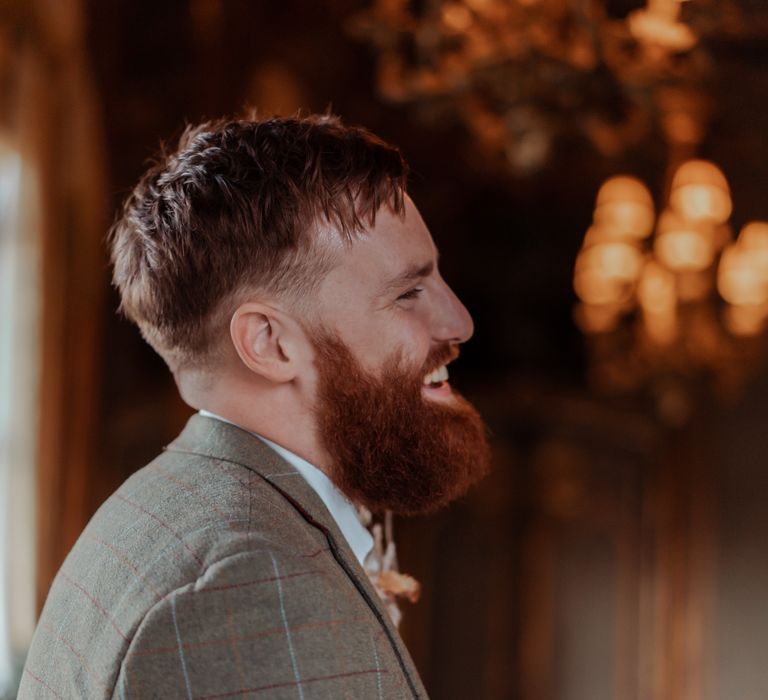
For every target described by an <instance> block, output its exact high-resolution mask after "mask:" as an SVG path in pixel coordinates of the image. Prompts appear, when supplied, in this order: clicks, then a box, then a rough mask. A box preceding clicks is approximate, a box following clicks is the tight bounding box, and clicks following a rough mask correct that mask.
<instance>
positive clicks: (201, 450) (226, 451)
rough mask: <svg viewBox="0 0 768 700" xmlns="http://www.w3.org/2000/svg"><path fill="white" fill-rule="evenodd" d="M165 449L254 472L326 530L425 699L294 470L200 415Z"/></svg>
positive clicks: (385, 617)
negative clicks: (228, 463)
mask: <svg viewBox="0 0 768 700" xmlns="http://www.w3.org/2000/svg"><path fill="white" fill-rule="evenodd" d="M165 449H166V450H167V451H169V452H179V453H186V454H193V455H201V456H205V457H211V458H212V459H217V460H223V461H227V462H232V463H234V464H238V465H240V466H243V467H245V468H246V469H249V470H251V471H252V472H254V473H256V474H258V475H259V476H260V477H261V478H262V479H264V480H265V481H267V482H268V483H269V484H270V485H271V486H272V487H273V488H274V489H275V490H276V491H278V492H280V493H281V494H282V495H283V497H284V498H286V500H288V501H289V502H290V503H291V504H292V505H293V507H294V508H296V510H297V511H298V512H299V513H300V514H301V516H302V517H303V518H304V519H305V520H306V521H307V523H308V524H310V525H311V526H313V527H315V528H317V529H319V530H320V531H321V532H323V534H324V535H325V537H326V539H327V541H328V544H329V547H330V550H331V553H332V554H333V556H334V557H335V558H336V560H337V561H338V563H339V564H340V565H341V567H342V568H343V569H344V571H345V572H346V574H347V575H348V576H349V577H350V579H351V580H352V582H353V583H354V585H355V587H356V588H357V589H358V591H360V593H361V595H362V596H363V597H364V599H366V601H367V602H368V605H369V606H370V608H371V609H372V610H373V612H374V614H375V615H376V617H377V618H378V619H379V622H380V623H381V624H382V626H383V627H384V628H385V630H386V633H387V636H388V637H389V639H390V640H391V642H392V644H393V645H394V647H395V650H396V653H397V655H398V657H399V660H400V663H401V664H402V668H403V671H404V672H405V673H406V675H407V677H408V681H409V685H410V686H411V689H412V691H413V694H414V696H416V697H426V693H425V691H424V688H423V686H422V685H421V680H420V679H419V674H418V672H417V671H416V669H415V667H414V666H413V661H411V658H410V655H409V654H408V651H407V649H406V648H405V646H404V645H403V642H402V640H401V639H400V636H399V634H398V632H397V630H396V629H395V627H394V625H393V624H392V620H391V618H390V617H389V613H388V612H387V611H386V609H385V608H384V606H383V604H382V602H381V599H380V598H379V595H378V593H377V592H376V590H375V588H374V587H373V584H371V582H370V580H369V578H368V575H367V574H366V573H365V571H364V570H363V568H362V567H361V566H360V564H359V562H358V561H357V557H355V554H354V552H353V551H352V549H351V548H350V546H349V544H348V543H347V540H346V538H345V537H344V535H343V534H342V533H341V530H339V527H338V525H337V524H336V521H335V520H334V519H333V516H332V515H331V514H330V512H329V511H328V509H327V508H326V507H325V504H324V503H323V501H322V500H321V499H320V497H319V496H318V495H317V494H316V493H315V491H314V489H313V488H312V487H311V486H310V485H309V484H308V483H307V482H306V481H305V480H304V478H303V477H302V476H301V474H300V473H299V472H298V471H297V470H296V468H295V467H293V466H292V465H291V464H289V463H288V462H287V461H286V460H284V459H283V458H282V457H280V455H278V454H277V453H276V452H275V451H274V450H272V449H271V448H270V447H269V446H268V445H267V444H266V443H264V442H262V441H261V440H260V439H259V438H257V437H256V436H255V435H253V434H251V433H249V432H248V431H247V430H244V429H242V428H240V427H238V426H236V425H233V424H232V423H226V422H224V421H220V420H217V419H216V418H209V417H207V416H201V415H200V414H195V415H193V416H192V417H191V418H190V419H189V421H188V422H187V425H186V426H185V428H184V430H183V431H182V432H181V434H180V435H179V436H178V437H177V438H176V439H175V440H174V441H173V442H172V443H171V444H170V445H168V446H167V447H166V448H165Z"/></svg>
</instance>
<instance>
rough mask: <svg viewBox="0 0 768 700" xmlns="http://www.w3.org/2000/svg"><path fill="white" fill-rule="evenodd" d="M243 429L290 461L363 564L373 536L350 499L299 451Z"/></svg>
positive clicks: (208, 412)
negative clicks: (320, 501) (323, 505)
mask: <svg viewBox="0 0 768 700" xmlns="http://www.w3.org/2000/svg"><path fill="white" fill-rule="evenodd" d="M199 413H200V415H201V416H206V417H208V418H215V419H216V420H220V421H223V422H224V423H229V424H230V425H235V426H236V427H238V428H240V429H241V430H245V428H243V427H242V426H239V425H237V424H236V423H233V422H232V421H229V420H227V419H226V418H222V417H221V416H217V415H216V414H215V413H211V412H210V411H206V410H200V411H199ZM246 432H249V433H251V435H253V436H254V437H257V438H259V440H261V441H262V442H263V443H265V444H266V445H268V446H269V447H271V448H272V449H273V450H274V451H275V452H277V454H279V455H280V456H281V457H282V458H283V459H284V460H285V461H286V462H288V463H289V464H291V465H293V466H294V467H295V468H296V471H298V472H299V474H301V475H302V476H303V477H304V480H305V481H306V482H307V483H308V484H309V485H310V486H311V487H312V489H313V490H314V491H315V493H316V494H317V495H318V496H319V497H320V500H322V502H323V503H325V507H326V508H328V510H329V512H330V513H331V516H332V517H333V519H334V520H335V521H336V524H337V525H338V526H339V530H341V534H343V535H344V537H345V539H346V540H347V543H348V544H349V546H350V548H351V549H352V551H353V552H354V553H355V556H356V557H357V560H358V561H359V562H360V565H361V566H362V565H363V562H364V561H365V558H366V557H367V556H368V554H369V552H370V551H371V550H372V549H373V537H372V536H371V533H370V532H368V530H367V529H366V528H365V527H363V524H362V523H361V522H360V519H359V518H358V517H357V510H356V509H355V506H354V504H353V503H352V501H350V500H349V499H348V498H347V497H346V496H345V495H344V494H343V493H342V492H341V491H339V489H337V488H336V486H335V485H334V483H333V482H332V481H331V480H330V479H329V478H328V477H327V476H326V475H325V473H324V472H322V471H320V470H319V469H318V468H317V467H316V466H314V465H313V464H310V463H309V462H307V460H306V459H302V458H301V457H299V455H297V454H294V453H293V452H291V451H290V450H287V449H286V448H285V447H283V446H282V445H278V444H276V443H274V442H272V441H271V440H267V438H265V437H263V436H261V435H259V434H258V433H254V432H252V431H250V430H247V431H246Z"/></svg>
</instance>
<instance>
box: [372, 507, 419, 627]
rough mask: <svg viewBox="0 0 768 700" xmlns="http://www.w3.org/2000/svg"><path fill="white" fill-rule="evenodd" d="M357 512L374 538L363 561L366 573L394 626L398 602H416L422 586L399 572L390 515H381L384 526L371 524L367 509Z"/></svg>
mask: <svg viewBox="0 0 768 700" xmlns="http://www.w3.org/2000/svg"><path fill="white" fill-rule="evenodd" d="M358 513H359V515H360V520H361V522H362V523H363V525H365V526H366V527H368V528H370V530H371V534H372V535H373V549H372V550H371V552H370V554H368V556H367V557H366V559H365V565H364V568H365V572H366V573H367V574H368V578H369V579H370V581H371V583H372V584H373V586H374V588H375V589H376V592H377V593H378V594H379V597H380V598H381V599H382V601H383V602H384V604H385V606H386V608H387V611H388V612H389V616H390V617H391V618H392V621H393V622H394V623H395V627H397V626H399V624H400V620H401V619H402V612H401V611H400V607H399V606H398V599H405V600H407V601H409V602H411V603H416V602H418V600H419V597H420V596H421V584H420V583H419V582H418V581H417V580H416V579H415V578H413V576H409V575H408V574H403V573H401V572H400V571H399V570H398V563H397V549H396V547H395V540H394V536H393V525H392V512H391V511H387V512H386V513H385V514H384V525H383V526H382V524H381V523H374V522H373V516H372V515H371V512H370V511H369V510H368V509H367V508H365V507H363V506H360V507H359V508H358Z"/></svg>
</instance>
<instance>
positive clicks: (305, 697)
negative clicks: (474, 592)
mask: <svg viewBox="0 0 768 700" xmlns="http://www.w3.org/2000/svg"><path fill="white" fill-rule="evenodd" d="M240 697H249V698H250V697H254V698H270V699H278V698H279V699H282V698H291V699H294V698H298V699H299V700H315V699H318V700H319V699H323V700H343V699H344V698H348V699H350V700H358V699H367V698H373V699H378V698H384V699H390V698H426V697H427V696H426V692H425V691H424V688H423V686H422V684H421V681H420V680H419V677H418V673H417V672H416V670H415V668H414V666H413V663H412V661H411V659H410V656H409V655H408V652H407V650H406V649H405V647H404V645H403V643H402V641H401V639H400V637H399V636H398V634H397V631H396V630H395V629H394V627H393V626H392V624H391V622H390V620H389V618H388V616H387V613H386V611H385V610H384V608H383V607H382V605H381V604H380V602H379V598H378V596H377V594H376V592H375V590H374V589H373V587H372V586H371V584H370V582H369V581H368V578H367V577H366V575H365V573H364V571H363V570H362V568H361V567H360V565H359V563H358V561H357V559H356V558H355V555H354V554H353V553H352V551H351V549H350V548H349V546H348V545H347V542H346V540H345V539H344V536H343V535H342V534H341V532H340V531H339V529H338V527H337V526H336V524H335V521H334V520H333V518H332V516H331V515H330V513H329V512H328V510H327V509H326V507H325V505H324V504H323V502H322V501H321V500H320V498H319V497H318V496H317V495H316V494H315V492H314V491H313V490H312V488H311V487H310V486H309V485H308V484H307V483H306V482H305V481H304V479H303V478H302V476H301V475H300V474H299V473H298V472H297V471H296V470H295V469H294V468H293V467H292V466H291V465H289V464H288V463H287V462H285V461H284V460H283V459H281V458H280V457H279V456H278V455H277V454H275V453H274V452H273V451H272V450H271V449H270V448H269V447H267V446H266V445H265V444H264V443H262V442H261V441H260V440H259V439H258V438H256V437H254V436H252V435H250V434H249V433H247V432H245V431H243V430H240V429H239V428H236V427H235V426H232V425H229V424H226V423H223V422H221V421H218V420H215V419H213V418H206V417H202V416H199V415H196V416H193V417H192V418H191V419H190V421H189V423H188V424H187V426H186V428H185V429H184V431H183V432H182V434H181V435H180V436H179V437H178V438H177V439H176V440H175V441H174V442H173V443H172V444H171V445H169V446H168V447H167V448H166V450H165V451H164V452H163V454H162V455H160V456H159V457H158V458H157V459H155V460H154V461H153V462H152V463H151V464H149V465H148V466H146V467H145V468H144V469H142V470H140V471H139V472H137V473H136V474H134V475H133V476H132V477H131V478H130V479H128V480H127V481H126V482H125V483H124V484H123V485H122V486H121V487H120V489H119V490H118V491H117V492H116V493H115V494H113V495H112V496H111V497H110V498H109V499H108V500H107V501H106V503H104V505H103V506H102V507H101V508H100V509H99V511H98V512H97V513H96V515H94V517H93V519H92V520H91V522H90V523H89V524H88V526H87V527H86V529H85V530H84V532H83V534H82V535H81V537H80V539H79V540H78V542H77V544H76V545H75V547H74V548H73V550H72V552H71V553H70V554H69V556H68V557H67V559H66V561H65V562H64V564H63V566H62V568H61V570H60V571H59V573H58V575H57V576H56V579H55V580H54V582H53V585H52V587H51V590H50V593H49V595H48V599H47V601H46V604H45V608H44V609H43V613H42V616H41V618H40V622H39V624H38V628H37V631H36V632H35V636H34V639H33V641H32V646H31V649H30V651H29V656H28V657H27V662H26V666H25V668H24V676H23V678H22V683H21V689H20V693H19V698H20V699H22V700H25V699H27V698H66V699H67V700H69V698H94V699H95V698H99V699H101V698H121V699H122V698H125V699H128V698H163V699H171V698H188V699H191V698H198V699H203V698H208V699H213V698H240Z"/></svg>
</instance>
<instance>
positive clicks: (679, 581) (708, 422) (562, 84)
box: [0, 0, 768, 700]
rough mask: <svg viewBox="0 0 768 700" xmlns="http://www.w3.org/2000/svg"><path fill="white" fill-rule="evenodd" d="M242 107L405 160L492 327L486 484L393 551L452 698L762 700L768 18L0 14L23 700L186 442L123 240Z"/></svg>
mask: <svg viewBox="0 0 768 700" xmlns="http://www.w3.org/2000/svg"><path fill="white" fill-rule="evenodd" d="M247 105H254V106H257V107H258V109H259V110H260V112H261V113H262V114H271V113H293V112H295V111H296V110H297V109H299V108H301V109H302V110H304V111H319V110H325V109H326V108H331V109H332V110H333V111H334V112H336V113H338V114H340V115H342V116H343V117H344V119H345V120H346V121H347V122H348V123H360V124H364V125H366V126H368V127H369V128H371V129H372V130H374V131H375V132H377V133H379V134H380V135H381V136H383V137H384V138H386V139H387V140H390V141H392V142H394V143H396V144H399V145H400V146H401V147H402V149H403V150H404V152H405V154H406V157H407V158H408V159H409V161H410V162H411V165H412V168H413V177H412V185H411V192H412V195H413V197H414V199H415V200H416V202H417V203H418V204H419V206H420V207H421V209H422V212H423V214H424V217H425V219H426V221H427V223H428V224H429V225H430V227H431V229H432V232H433V234H434V236H435V238H436V240H437V242H438V244H439V246H440V248H441V251H442V267H443V274H444V276H445V277H446V279H448V280H449V282H450V283H451V284H452V285H453V286H454V288H455V290H456V291H457V293H458V294H459V296H460V297H461V298H462V299H463V300H464V301H465V303H466V305H467V306H468V307H469V308H470V310H471V312H472V313H473V315H474V317H475V321H476V326H477V331H476V335H475V338H474V339H473V341H472V342H471V343H470V344H469V345H467V346H466V349H465V351H464V353H463V356H462V360H461V361H460V363H458V365H457V366H456V370H455V371H454V375H456V376H455V378H454V381H455V382H456V383H457V384H458V385H459V386H460V388H461V389H462V390H463V391H464V393H466V394H468V395H469V396H470V397H471V398H472V399H473V400H474V401H475V402H476V403H477V404H478V405H479V406H480V407H481V409H482V410H483V412H484V414H485V415H486V417H487V419H488V422H489V424H490V426H491V428H492V431H493V444H494V451H495V468H494V471H493V474H492V476H491V477H490V478H488V479H487V480H486V481H485V483H484V484H483V485H482V486H481V487H480V488H478V489H477V490H476V491H475V492H474V493H473V494H472V495H471V496H470V497H469V498H467V499H465V500H464V501H462V502H461V503H458V504H456V505H455V506H453V507H451V508H450V509H448V510H447V511H446V512H444V513H442V514H440V515H439V516H437V517H432V518H425V519H417V520H411V521H403V522H401V523H399V524H398V529H399V540H400V548H401V560H402V561H401V563H402V565H403V569H404V570H405V571H409V572H412V573H413V574H414V575H416V577H417V578H419V579H420V580H421V581H422V582H423V585H424V596H423V599H422V601H421V602H420V603H419V604H418V605H416V606H414V607H412V608H410V609H408V610H407V611H406V618H405V623H404V630H403V633H404V636H405V638H406V641H407V643H408V645H409V647H410V649H411V651H412V653H413V656H414V658H415V661H416V663H417V665H418V666H419V668H420V670H421V673H422V675H423V678H424V681H425V684H426V686H427V688H428V689H429V691H430V693H431V694H432V697H433V698H435V700H449V699H450V700H453V699H457V700H458V699H461V700H468V699H475V698H480V699H482V698H488V699H497V698H498V699H502V698H520V699H521V700H758V699H762V698H765V697H766V696H767V695H768V661H766V658H767V657H766V654H767V653H768V651H767V650H768V507H766V506H767V505H768V366H767V363H766V357H767V353H766V347H765V337H764V335H763V333H762V329H763V323H764V320H765V318H766V317H767V316H768V224H767V223H761V221H768V196H767V195H768V138H766V123H767V121H768V120H767V119H766V110H767V109H768V4H766V3H765V1H764V0H687V1H685V2H683V1H678V0H325V1H321V0H314V1H310V0H304V2H301V1H300V0H281V1H280V2H275V1H274V0H272V1H268V0H160V1H158V0H152V1H150V0H130V1H129V0H107V1H104V0H3V1H2V2H0V688H2V687H5V688H6V690H5V691H2V690H0V696H1V695H2V693H3V692H5V694H6V695H7V696H8V697H13V690H12V686H13V683H14V679H15V678H16V677H17V675H18V672H19V669H20V665H21V663H22V662H23V657H24V651H25V648H26V645H27V643H28V641H29V637H30V634H31V630H32V629H33V625H34V618H35V614H36V611H37V610H38V609H39V606H40V605H41V604H42V601H43V600H44V598H45V594H46V591H47V588H48V585H49V583H50V581H51V579H52V577H53V574H54V573H55V571H56V569H57V568H58V566H59V565H60V563H61V561H62V560H63V558H64V556H65V555H66V552H67V551H68V549H69V548H70V547H71V545H72V543H73V542H74V540H75V539H76V538H77V536H78V534H79V532H80V530H81V529H82V527H83V526H84V524H85V522H87V520H88V518H89V517H90V516H91V514H92V513H93V512H94V510H95V509H96V508H97V507H98V506H99V504H100V503H101V502H102V501H103V500H104V499H105V498H106V497H107V496H108V495H109V493H110V492H111V491H112V490H114V489H115V488H116V487H117V485H118V484H120V483H121V482H122V481H123V480H124V479H125V478H126V477H127V476H128V475H129V474H130V473H131V472H132V471H133V470H135V469H137V468H138V467H140V466H142V465H143V464H144V463H145V462H146V461H147V460H148V459H150V458H151V457H152V456H153V455H154V454H155V453H156V452H157V451H158V449H159V448H160V447H161V446H162V445H163V444H164V443H166V442H167V441H169V440H170V439H171V438H172V437H173V436H174V435H175V434H176V432H177V431H178V430H179V429H180V427H181V426H182V425H183V423H184V422H185V419H186V417H187V415H188V414H189V410H188V409H187V408H186V407H185V406H184V405H183V404H182V403H181V402H180V400H179V399H178V397H177V396H176V393H175V390H174V387H173V385H172V382H171V379H170V376H169V374H168V372H167V371H166V369H165V367H164V366H163V364H162V362H161V361H160V360H159V359H158V358H157V357H156V356H154V355H153V354H152V352H151V351H150V349H149V348H148V347H147V346H146V345H144V344H143V342H142V341H141V339H140V337H139V335H138V333H137V332H136V330H135V329H134V328H133V327H131V326H129V325H128V324H127V323H126V322H124V321H123V320H121V319H120V318H119V317H117V316H116V314H115V307H116V304H117V300H116V297H115V294H114V292H113V291H112V290H111V289H110V287H109V270H108V267H107V260H106V258H107V256H106V251H105V247H104V236H105V232H106V230H107V227H108V225H109V222H110V221H111V219H112V217H113V216H114V212H115V211H116V208H117V207H118V205H119V203H120V201H121V199H122V198H123V197H124V196H125V194H126V192H127V191H128V190H129V188H130V187H131V186H132V184H133V183H134V182H135V180H136V179H137V177H138V176H139V174H140V173H141V172H142V170H143V168H144V167H145V163H146V160H147V159H148V158H149V157H150V156H151V155H152V154H153V153H154V152H155V151H156V150H157V147H158V144H159V141H160V139H161V138H170V137H172V136H174V135H178V133H179V132H180V130H181V129H182V128H183V126H184V124H185V123H187V122H195V121H198V120H200V119H201V118H203V117H210V116H217V115H221V114H225V113H236V112H239V111H241V110H242V109H243V108H244V107H245V106H247ZM617 176H623V177H618V179H616V178H617ZM62 653H67V652H66V650H62Z"/></svg>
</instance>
